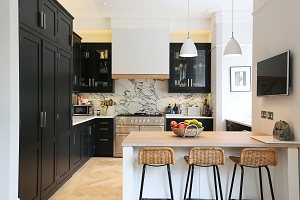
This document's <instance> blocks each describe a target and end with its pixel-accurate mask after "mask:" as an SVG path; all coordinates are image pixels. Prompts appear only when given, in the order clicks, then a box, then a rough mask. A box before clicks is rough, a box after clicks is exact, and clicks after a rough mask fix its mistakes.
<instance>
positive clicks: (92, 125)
mask: <svg viewBox="0 0 300 200" xmlns="http://www.w3.org/2000/svg"><path fill="white" fill-rule="evenodd" d="M95 127H96V124H95V120H92V121H90V122H89V129H90V130H89V134H88V156H89V157H91V156H93V155H94V153H95V148H96V147H95V131H96V128H95Z"/></svg>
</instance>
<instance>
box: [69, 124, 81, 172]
mask: <svg viewBox="0 0 300 200" xmlns="http://www.w3.org/2000/svg"><path fill="white" fill-rule="evenodd" d="M81 127H82V125H81V124H78V125H76V126H73V130H72V145H71V146H72V157H71V162H72V171H73V173H74V172H75V171H76V170H77V169H78V167H79V166H80V165H81Z"/></svg>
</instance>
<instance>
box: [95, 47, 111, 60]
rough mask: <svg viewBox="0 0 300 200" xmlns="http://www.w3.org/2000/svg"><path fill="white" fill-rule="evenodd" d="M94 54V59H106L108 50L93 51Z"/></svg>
mask: <svg viewBox="0 0 300 200" xmlns="http://www.w3.org/2000/svg"><path fill="white" fill-rule="evenodd" d="M95 51H96V53H95V55H96V56H95V58H97V59H108V50H107V49H105V50H95Z"/></svg>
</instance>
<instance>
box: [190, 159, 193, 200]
mask: <svg viewBox="0 0 300 200" xmlns="http://www.w3.org/2000/svg"><path fill="white" fill-rule="evenodd" d="M193 178H194V165H192V172H191V182H190V192H189V200H191V196H192V187H193Z"/></svg>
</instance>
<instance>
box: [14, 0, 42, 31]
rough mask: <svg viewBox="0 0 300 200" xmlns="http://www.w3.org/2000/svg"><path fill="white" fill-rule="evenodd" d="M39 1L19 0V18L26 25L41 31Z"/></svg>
mask: <svg viewBox="0 0 300 200" xmlns="http://www.w3.org/2000/svg"><path fill="white" fill-rule="evenodd" d="M41 18H42V13H41V1H40V0H19V20H20V22H21V23H22V24H24V25H26V27H29V28H31V29H32V30H34V31H36V32H39V33H41V31H42V29H41V26H40V25H41V24H40V23H41Z"/></svg>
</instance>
